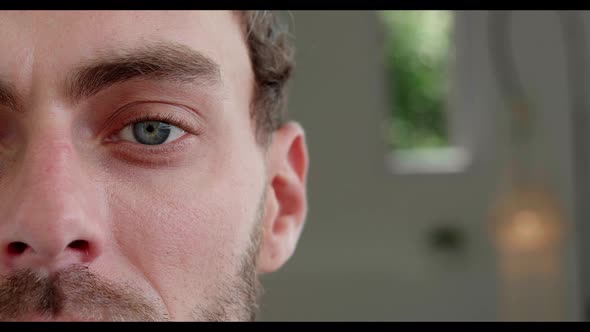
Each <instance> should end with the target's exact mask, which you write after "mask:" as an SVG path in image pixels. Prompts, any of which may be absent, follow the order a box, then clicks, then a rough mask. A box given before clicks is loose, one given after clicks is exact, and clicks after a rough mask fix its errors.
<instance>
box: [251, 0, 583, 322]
mask: <svg viewBox="0 0 590 332" xmlns="http://www.w3.org/2000/svg"><path fill="white" fill-rule="evenodd" d="M283 14H284V15H283V16H284V20H285V22H286V23H288V24H289V25H290V29H291V31H292V33H293V36H294V41H295V45H296V48H297V53H296V62H297V67H296V70H295V77H294V80H293V81H292V83H291V86H290V91H291V92H290V101H289V114H290V117H291V118H293V119H296V120H297V121H299V122H300V123H302V125H303V127H304V128H305V130H306V135H307V143H308V146H309V150H310V159H311V164H310V173H309V178H308V181H309V182H308V193H309V214H308V219H307V223H306V225H305V229H304V231H303V234H302V236H301V239H300V242H299V245H298V248H297V250H296V253H295V255H294V256H293V258H292V259H291V260H290V261H289V262H288V263H287V264H286V265H285V266H284V267H283V268H282V269H281V270H280V271H278V272H277V273H274V274H270V275H264V276H263V278H262V283H263V286H264V288H265V294H264V296H263V299H262V303H261V312H260V315H259V320H262V321H303V320H305V321H353V320H354V321H359V320H360V321H399V320H401V321H441V320H442V321H447V320H459V321H497V320H500V321H504V320H540V321H546V320H574V321H579V320H588V319H590V308H589V305H590V302H588V300H589V299H590V260H589V259H588V257H589V256H590V244H589V243H590V241H589V240H590V228H589V227H588V226H587V225H586V223H587V222H588V221H587V219H588V218H589V217H590V216H588V215H589V213H590V204H588V203H586V200H590V179H588V174H586V173H588V170H590V168H589V167H590V163H589V162H588V158H589V157H590V147H588V142H589V141H590V130H588V127H589V125H588V123H590V120H589V119H588V114H589V112H590V108H589V107H587V100H586V95H587V93H586V91H589V90H588V87H587V81H588V79H587V78H586V77H587V76H588V75H590V71H589V70H588V68H587V65H586V63H587V62H588V61H590V57H589V55H588V51H587V50H586V44H587V43H590V13H589V12H567V11H566V12H560V11H559V12H558V11H515V12H488V11H293V12H286V13H283Z"/></svg>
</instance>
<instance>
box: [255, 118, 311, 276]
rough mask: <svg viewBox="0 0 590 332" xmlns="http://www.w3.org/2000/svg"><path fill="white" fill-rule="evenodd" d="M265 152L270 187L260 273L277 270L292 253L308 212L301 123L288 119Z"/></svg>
mask: <svg viewBox="0 0 590 332" xmlns="http://www.w3.org/2000/svg"><path fill="white" fill-rule="evenodd" d="M268 153H269V155H268V179H269V184H268V185H269V188H268V192H267V196H266V206H265V208H266V210H265V219H264V226H263V238H262V243H261V248H260V252H259V257H258V271H259V272H260V273H265V272H273V271H275V270H277V269H279V268H280V267H281V266H282V265H283V264H285V262H287V261H288V259H289V258H290V257H291V256H292V255H293V252H294V251H295V247H296V245H297V241H298V240H299V236H300V234H301V231H302V229H303V225H304V222H305V217H306V215H307V193H306V182H307V170H308V165H309V159H308V152H307V146H306V143H305V136H304V132H303V129H302V128H301V126H299V125H298V124H296V123H293V122H291V123H287V124H285V125H284V126H282V127H281V128H280V129H278V130H277V131H276V132H275V133H274V134H273V141H272V144H271V146H270V148H269V152H268Z"/></svg>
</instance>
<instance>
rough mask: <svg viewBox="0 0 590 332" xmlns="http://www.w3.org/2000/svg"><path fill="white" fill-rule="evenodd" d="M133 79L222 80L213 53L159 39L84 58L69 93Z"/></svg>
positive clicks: (80, 94)
mask: <svg viewBox="0 0 590 332" xmlns="http://www.w3.org/2000/svg"><path fill="white" fill-rule="evenodd" d="M132 79H150V80H168V81H173V82H180V83H199V84H203V85H206V86H219V85H221V83H222V81H221V72H220V66H219V65H218V64H217V63H216V62H215V61H214V60H212V59H211V58H210V57H208V56H206V55H204V54H203V53H201V52H199V51H196V50H194V49H192V48H190V47H188V46H185V45H182V44H178V43H171V42H158V43H152V44H149V45H144V46H142V47H140V48H137V49H132V50H125V51H119V52H118V54H110V55H104V54H103V55H100V56H98V57H96V58H95V59H91V60H89V61H85V62H84V63H83V64H82V65H81V66H79V67H78V68H76V69H75V70H74V71H72V72H71V73H70V74H69V75H68V76H67V78H66V83H65V87H66V95H67V97H68V98H70V99H71V100H73V101H79V100H81V99H83V98H88V97H91V96H92V95H95V94H96V93H98V92H100V91H101V90H103V89H105V88H108V87H110V86H112V85H114V84H116V83H122V82H125V81H129V80H132ZM0 87H1V85H0ZM1 93H2V92H1V91H0V98H2V97H1Z"/></svg>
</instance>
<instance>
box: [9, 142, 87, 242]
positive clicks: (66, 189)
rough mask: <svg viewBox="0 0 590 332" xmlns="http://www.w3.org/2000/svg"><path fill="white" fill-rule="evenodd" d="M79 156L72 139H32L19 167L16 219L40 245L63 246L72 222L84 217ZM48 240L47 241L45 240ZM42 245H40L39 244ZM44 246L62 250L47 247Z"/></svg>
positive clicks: (24, 236)
mask: <svg viewBox="0 0 590 332" xmlns="http://www.w3.org/2000/svg"><path fill="white" fill-rule="evenodd" d="M77 164H78V161H77V158H76V155H75V152H74V151H73V148H72V146H71V144H70V143H67V142H65V141H64V140H63V139H60V140H51V139H50V140H46V141H42V142H38V143H37V142H30V144H29V146H28V147H27V149H26V151H25V155H24V158H23V159H22V164H21V165H20V167H19V169H20V170H19V171H18V175H17V178H18V180H19V181H17V182H16V186H18V188H17V191H16V192H15V193H16V195H15V199H16V202H15V204H14V205H13V206H14V207H15V213H14V214H13V218H14V219H13V221H12V222H13V223H15V224H16V226H17V228H20V232H22V233H23V234H22V235H21V236H22V237H23V238H27V237H40V236H41V235H42V234H44V236H45V237H46V238H47V239H46V241H43V240H42V239H40V238H35V239H28V241H29V242H36V243H37V246H41V245H43V246H45V245H50V244H53V245H55V246H56V247H59V246H61V242H62V241H64V239H60V237H64V238H65V237H67V236H68V234H67V233H69V232H70V231H74V229H72V226H73V225H72V222H74V221H75V219H78V218H82V217H83V216H81V215H80V214H81V212H82V210H83V208H84V207H83V206H82V205H81V203H82V202H81V199H82V197H81V196H80V192H79V190H78V189H79V186H83V183H81V182H80V177H79V176H78V175H77V173H78V171H77ZM45 242H47V243H45ZM39 249H41V248H39ZM44 249H45V250H51V251H54V250H59V249H50V248H44Z"/></svg>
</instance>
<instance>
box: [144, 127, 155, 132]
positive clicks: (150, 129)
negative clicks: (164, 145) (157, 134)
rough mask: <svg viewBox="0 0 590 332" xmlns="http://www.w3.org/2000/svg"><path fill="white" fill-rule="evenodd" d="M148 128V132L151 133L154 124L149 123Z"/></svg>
mask: <svg viewBox="0 0 590 332" xmlns="http://www.w3.org/2000/svg"><path fill="white" fill-rule="evenodd" d="M146 130H147V131H148V133H151V132H153V131H154V126H153V125H149V126H148V127H147V128H146Z"/></svg>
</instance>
